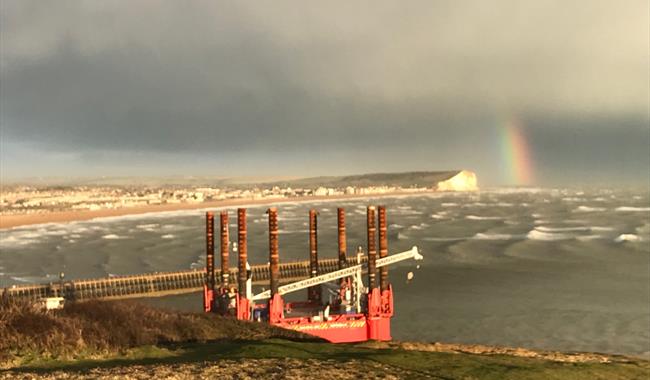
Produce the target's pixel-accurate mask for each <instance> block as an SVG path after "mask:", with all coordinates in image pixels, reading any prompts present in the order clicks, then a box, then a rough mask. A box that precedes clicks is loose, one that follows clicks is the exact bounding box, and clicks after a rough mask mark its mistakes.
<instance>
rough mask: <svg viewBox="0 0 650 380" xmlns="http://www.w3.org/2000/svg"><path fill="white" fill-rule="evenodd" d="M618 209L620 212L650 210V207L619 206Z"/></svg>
mask: <svg viewBox="0 0 650 380" xmlns="http://www.w3.org/2000/svg"><path fill="white" fill-rule="evenodd" d="M616 211H619V212H650V207H631V206H621V207H617V208H616Z"/></svg>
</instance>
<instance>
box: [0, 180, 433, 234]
mask: <svg viewBox="0 0 650 380" xmlns="http://www.w3.org/2000/svg"><path fill="white" fill-rule="evenodd" d="M433 193H442V192H440V191H435V190H430V191H411V192H391V193H384V194H354V195H349V194H348V195H330V196H310V197H295V198H272V199H269V198H267V199H252V198H237V199H226V200H218V201H209V202H202V203H175V204H164V205H147V206H139V207H128V208H119V209H105V210H95V211H90V210H80V211H74V210H70V211H55V212H49V213H44V214H18V215H0V230H8V229H12V228H18V227H26V226H31V225H37V224H47V223H69V222H81V221H88V220H92V219H97V218H108V217H119V216H128V215H142V214H149V213H159V212H170V211H183V210H201V209H206V208H223V207H234V206H244V205H254V206H262V205H273V204H283V203H309V202H319V201H337V200H351V199H372V198H392V197H399V196H408V197H410V196H417V195H429V194H433Z"/></svg>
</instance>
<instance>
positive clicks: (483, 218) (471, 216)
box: [465, 215, 503, 220]
mask: <svg viewBox="0 0 650 380" xmlns="http://www.w3.org/2000/svg"><path fill="white" fill-rule="evenodd" d="M465 219H469V220H502V219H503V218H501V217H500V216H480V215H467V216H466V217H465Z"/></svg>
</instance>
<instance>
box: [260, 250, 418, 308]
mask: <svg viewBox="0 0 650 380" xmlns="http://www.w3.org/2000/svg"><path fill="white" fill-rule="evenodd" d="M423 258H424V257H423V256H422V255H421V254H420V252H419V251H418V247H415V246H414V247H413V248H411V249H409V250H408V251H404V252H401V253H397V254H395V255H390V256H386V257H384V258H381V259H378V260H377V264H376V265H377V268H380V267H383V266H386V265H391V264H395V263H397V262H400V261H404V260H408V259H414V260H422V259H423ZM363 267H364V264H359V265H354V266H351V267H348V268H344V269H339V270H337V271H335V272H330V273H325V274H321V275H320V276H315V277H311V278H308V279H305V280H301V281H297V282H293V283H291V284H287V285H283V286H280V287H279V288H278V293H279V294H280V295H284V294H287V293H292V292H295V291H298V290H302V289H306V288H308V287H310V286H314V285H318V284H322V283H324V282H330V281H334V280H337V279H339V278H343V277H349V276H353V275H354V274H355V273H356V272H358V271H360V270H362V269H363ZM268 298H271V291H270V290H266V291H264V292H262V293H259V294H256V295H255V296H253V298H252V300H253V301H260V300H264V299H268Z"/></svg>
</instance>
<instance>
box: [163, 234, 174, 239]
mask: <svg viewBox="0 0 650 380" xmlns="http://www.w3.org/2000/svg"><path fill="white" fill-rule="evenodd" d="M175 237H176V235H174V234H165V235H163V236H161V237H160V238H161V239H173V238H175Z"/></svg>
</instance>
